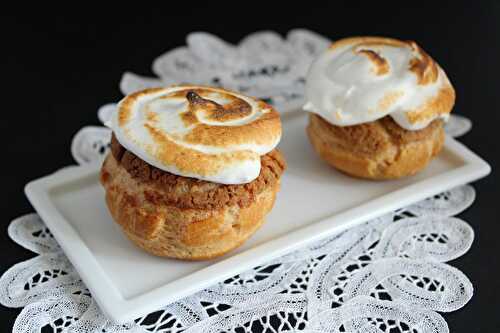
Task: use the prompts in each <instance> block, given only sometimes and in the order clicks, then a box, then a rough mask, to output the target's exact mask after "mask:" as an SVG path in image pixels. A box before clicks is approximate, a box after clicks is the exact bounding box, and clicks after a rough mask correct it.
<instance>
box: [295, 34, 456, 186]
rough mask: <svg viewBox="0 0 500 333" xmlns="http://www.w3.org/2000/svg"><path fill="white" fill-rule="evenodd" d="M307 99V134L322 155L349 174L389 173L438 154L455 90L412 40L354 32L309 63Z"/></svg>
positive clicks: (409, 170) (411, 168)
mask: <svg viewBox="0 0 500 333" xmlns="http://www.w3.org/2000/svg"><path fill="white" fill-rule="evenodd" d="M306 98H307V103H306V104H305V105H304V110H306V111H309V112H310V113H311V114H310V116H309V125H308V127H307V133H308V136H309V139H310V141H311V143H312V146H313V147H314V149H315V151H316V152H317V153H318V154H319V156H320V157H321V158H322V159H324V160H325V161H326V162H328V163H329V164H331V165H332V166H334V167H335V168H337V169H339V170H340V171H342V172H344V173H347V174H349V175H352V176H356V177H362V178H369V179H394V178H400V177H405V176H409V175H413V174H415V173H417V172H419V171H420V170H422V169H423V168H425V166H426V165H427V164H428V163H429V161H431V159H432V158H433V157H434V156H436V155H437V154H438V153H439V152H440V150H441V148H442V146H443V143H444V129H443V124H444V122H445V121H446V120H447V119H448V117H449V113H450V112H451V109H452V108H453V105H454V103H455V91H454V89H453V87H452V85H451V83H450V81H449V79H448V77H447V76H446V73H445V72H444V71H443V69H442V68H441V67H440V66H439V65H438V64H437V63H436V62H435V61H434V60H433V59H432V58H431V57H430V56H429V55H428V54H427V53H426V52H425V51H424V50H422V49H421V48H420V47H419V46H418V45H417V44H416V43H415V42H413V41H401V40H396V39H391V38H382V37H353V38H346V39H342V40H339V41H336V42H334V43H333V44H332V45H331V46H330V48H329V49H328V50H327V51H325V52H324V53H323V54H322V55H320V56H319V57H318V59H316V60H315V61H314V62H313V64H312V65H311V67H310V69H309V72H308V75H307V78H306Z"/></svg>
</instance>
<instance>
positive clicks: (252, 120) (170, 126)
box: [110, 86, 281, 184]
mask: <svg viewBox="0 0 500 333" xmlns="http://www.w3.org/2000/svg"><path fill="white" fill-rule="evenodd" d="M110 126H111V127H112V129H113V131H114V133H115V136H116V138H117V140H118V141H119V142H120V144H121V145H123V146H124V147H125V148H127V149H128V150H129V151H131V152H132V153H134V154H135V155H137V156H138V157H140V158H141V159H142V160H144V161H146V162H147V163H148V164H150V165H153V166H155V167H157V168H159V169H162V170H165V171H168V172H171V173H173V174H177V175H180V176H184V177H193V178H197V179H202V180H207V181H213V182H216V183H222V184H242V183H248V182H250V181H252V180H254V179H255V178H257V176H258V175H259V173H260V156H261V155H265V154H267V153H268V152H270V151H271V150H273V149H274V148H275V147H276V145H277V144H278V142H279V141H280V138H281V122H280V119H279V114H278V112H277V111H276V110H274V109H273V108H272V107H271V106H269V105H267V104H265V103H264V102H262V101H257V100H255V99H253V98H250V97H247V96H243V95H241V94H237V93H234V92H230V91H227V90H223V89H218V88H211V87H202V86H174V87H167V88H153V89H147V90H143V91H139V92H136V93H133V94H131V95H129V96H127V97H125V98H124V99H123V100H122V101H121V102H120V103H119V108H118V111H117V112H116V113H115V114H114V116H113V117H112V119H111V124H110Z"/></svg>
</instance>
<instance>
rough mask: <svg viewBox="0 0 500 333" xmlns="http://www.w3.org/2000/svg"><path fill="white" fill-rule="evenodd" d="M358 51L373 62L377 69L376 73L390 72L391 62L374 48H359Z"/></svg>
mask: <svg viewBox="0 0 500 333" xmlns="http://www.w3.org/2000/svg"><path fill="white" fill-rule="evenodd" d="M356 53H359V54H363V55H365V56H367V57H368V59H369V60H370V61H371V62H372V64H373V66H374V70H375V75H384V74H387V73H388V72H389V64H388V63H387V60H385V58H384V57H382V56H380V55H379V54H378V53H377V52H375V51H373V50H365V49H363V50H359V51H356Z"/></svg>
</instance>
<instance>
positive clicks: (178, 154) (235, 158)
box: [101, 86, 285, 260]
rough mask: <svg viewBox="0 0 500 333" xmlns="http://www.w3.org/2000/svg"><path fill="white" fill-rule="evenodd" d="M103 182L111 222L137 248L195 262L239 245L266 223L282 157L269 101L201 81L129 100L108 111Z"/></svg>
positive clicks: (278, 129) (146, 92)
mask: <svg viewBox="0 0 500 333" xmlns="http://www.w3.org/2000/svg"><path fill="white" fill-rule="evenodd" d="M109 125H110V127H111V128H112V130H113V138H112V143H111V148H112V149H111V152H110V153H109V155H108V156H107V158H106V160H105V161H104V164H103V166H102V169H101V183H102V185H103V186H104V188H105V190H106V203H107V206H108V208H109V211H110V213H111V215H112V217H113V219H114V220H115V221H116V222H117V223H118V224H119V225H120V226H121V228H122V229H123V231H124V233H125V235H126V236H127V237H128V238H129V239H130V240H131V241H132V242H134V243H135V244H137V245H138V246H139V247H141V248H142V249H144V250H146V251H147V252H150V253H152V254H155V255H158V256H165V257H171V258H179V259H187V260H200V259H210V258H214V257H217V256H221V255H223V254H225V253H227V252H228V251H230V250H232V249H234V248H236V247H237V246H239V245H241V244H242V243H243V242H244V241H245V240H246V239H247V238H248V237H250V236H251V235H252V234H253V233H254V232H255V231H256V230H257V229H258V228H259V227H260V226H261V224H262V223H263V221H264V217H265V216H266V214H267V213H268V212H269V211H270V210H271V208H272V206H273V204H274V201H275V198H276V194H277V192H278V190H279V187H280V178H281V175H282V173H283V171H284V169H285V160H284V158H283V156H282V155H281V153H280V152H279V151H278V150H277V149H275V148H276V146H277V144H278V142H279V141H280V138H281V121H280V117H279V114H278V112H277V111H276V110H274V109H273V108H272V107H271V106H269V105H268V104H266V103H264V102H262V101H258V100H255V99H253V98H251V97H247V96H244V95H241V94H238V93H235V92H231V91H227V90H223V89H219V88H212V87H203V86H172V87H167V88H154V89H147V90H144V91H139V92H136V93H133V94H131V95H129V96H127V97H125V98H124V99H123V100H122V101H121V102H120V103H119V107H118V110H117V112H116V113H115V114H114V115H113V117H112V119H111V122H110V124H109Z"/></svg>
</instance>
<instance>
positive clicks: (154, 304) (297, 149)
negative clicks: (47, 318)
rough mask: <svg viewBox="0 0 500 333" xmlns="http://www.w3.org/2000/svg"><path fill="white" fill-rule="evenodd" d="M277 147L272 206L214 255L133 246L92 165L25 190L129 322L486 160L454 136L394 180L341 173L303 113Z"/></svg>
mask: <svg viewBox="0 0 500 333" xmlns="http://www.w3.org/2000/svg"><path fill="white" fill-rule="evenodd" d="M283 118H284V119H283V126H284V136H283V140H282V142H281V143H280V149H281V150H282V152H283V153H284V154H285V156H286V159H287V162H288V170H287V171H286V173H285V175H284V176H283V178H282V188H281V191H280V193H279V194H278V199H277V201H276V204H275V206H274V209H273V211H272V212H271V213H270V214H269V216H268V218H267V222H266V223H265V224H264V226H263V227H262V228H261V229H260V230H259V231H258V232H257V233H256V234H255V235H253V236H252V237H251V238H250V240H248V241H247V242H246V243H245V244H244V245H243V246H242V247H240V248H239V249H237V250H235V251H233V252H231V253H230V254H228V255H226V256H224V257H222V258H219V259H217V260H211V261H201V262H184V261H178V260H170V259H164V258H158V257H154V256H152V255H149V254H147V253H145V252H143V251H141V250H139V249H138V248H136V247H135V246H134V245H133V244H131V243H130V242H129V241H128V240H127V239H126V238H125V237H124V236H123V235H122V233H121V230H120V229H119V227H118V226H116V225H115V223H114V222H113V220H112V219H111V216H110V215H109V213H108V210H107V208H106V206H105V203H104V191H103V189H102V187H101V186H100V184H99V182H98V171H99V170H98V169H99V166H97V165H90V166H81V167H72V168H68V169H65V170H63V171H59V172H56V173H55V174H53V175H50V176H47V177H44V178H41V179H38V180H35V181H33V182H31V183H29V184H28V185H27V186H26V194H27V196H28V198H29V200H30V201H31V203H32V204H33V206H34V207H35V209H36V210H37V211H38V213H39V214H40V216H41V217H42V219H43V220H44V221H45V223H46V224H47V226H48V227H49V229H50V230H51V231H52V233H53V235H54V237H55V238H56V239H57V241H58V242H59V244H60V245H61V247H62V248H63V250H64V251H65V253H66V255H67V256H68V258H69V259H70V261H71V262H72V263H73V265H74V266H75V268H76V269H77V270H78V272H79V273H80V275H81V277H82V279H83V281H84V282H85V283H86V285H87V287H88V288H89V289H90V291H91V292H92V296H93V297H94V299H96V301H97V302H98V304H99V306H100V307H101V309H102V310H103V311H104V312H105V313H106V314H107V315H108V316H109V317H111V318H112V319H114V320H115V321H117V322H121V323H123V322H126V321H130V320H133V319H135V318H137V317H139V316H141V315H144V314H146V313H148V312H151V311H154V310H157V309H158V308H160V307H162V306H164V305H167V304H169V303H171V302H173V301H176V300H178V299H180V298H182V297H184V296H187V295H190V294H192V293H194V292H196V291H198V290H201V289H203V288H205V287H207V286H209V285H212V284H214V283H216V282H219V281H221V280H223V279H226V278H228V277H231V276H233V275H235V274H237V273H239V272H241V271H243V270H245V269H249V268H252V267H254V266H257V265H259V264H261V263H263V262H264V261H268V260H270V259H273V258H275V257H277V256H280V255H283V254H285V253H287V252H290V251H292V250H294V249H297V248H299V247H301V246H305V245H306V244H307V243H310V242H312V241H315V240H318V239H320V238H323V237H326V236H328V235H331V234H333V233H336V232H339V231H341V230H343V229H345V228H348V227H351V226H354V225H356V224H358V223H361V222H364V221H367V220H369V219H371V218H374V217H377V216H380V215H382V214H384V213H387V212H389V211H391V210H395V209H397V208H400V207H403V206H406V205H408V204H411V203H413V202H416V201H418V200H421V199H424V198H426V197H428V196H431V195H434V194H436V193H439V192H441V191H444V190H447V189H450V188H452V187H455V186H457V185H460V184H463V183H467V182H471V181H473V180H476V179H478V178H480V177H483V176H485V175H487V174H488V173H489V172H490V167H489V166H488V164H487V163H486V162H484V161H483V160H482V159H480V158H479V157H478V156H476V155H475V154H474V153H472V152H471V151H470V150H468V149H467V148H466V147H465V146H463V145H462V144H460V143H458V142H457V141H455V140H454V139H452V138H446V143H445V147H444V149H443V151H442V153H441V154H440V155H439V156H438V157H437V158H436V159H435V160H434V161H432V162H431V164H430V165H429V166H428V167H427V169H425V170H424V171H423V172H421V173H419V174H418V175H416V176H413V177H409V178H405V179H402V180H397V181H379V182H376V181H367V180H360V179H355V178H351V177H348V176H345V175H343V174H341V173H339V172H337V171H336V170H334V169H333V168H331V167H329V166H327V165H326V163H324V162H322V161H321V160H319V158H318V157H317V156H316V155H315V154H314V152H313V151H312V148H311V146H310V144H309V142H308V140H307V138H306V135H305V126H306V121H307V118H306V115H304V114H301V113H292V114H287V115H285V116H284V117H283Z"/></svg>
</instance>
